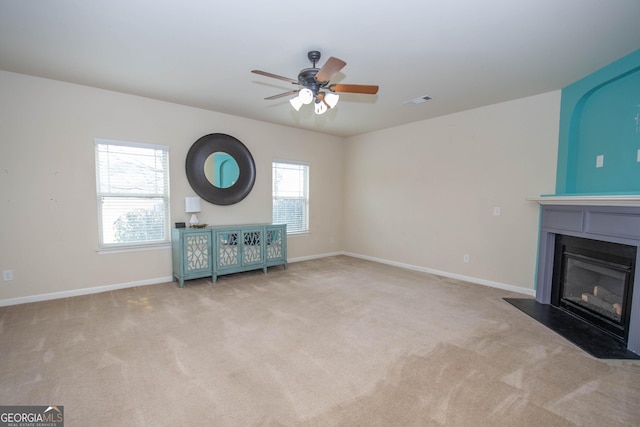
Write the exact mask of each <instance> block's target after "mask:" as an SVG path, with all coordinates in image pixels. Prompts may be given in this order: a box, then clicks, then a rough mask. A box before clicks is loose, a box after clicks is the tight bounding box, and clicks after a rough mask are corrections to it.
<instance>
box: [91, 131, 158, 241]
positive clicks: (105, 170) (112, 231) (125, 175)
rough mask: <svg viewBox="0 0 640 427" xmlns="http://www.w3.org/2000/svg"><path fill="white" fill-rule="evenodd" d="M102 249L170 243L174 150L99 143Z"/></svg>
mask: <svg viewBox="0 0 640 427" xmlns="http://www.w3.org/2000/svg"><path fill="white" fill-rule="evenodd" d="M95 149H96V182H97V195H98V228H99V247H100V249H111V248H127V247H135V246H150V245H158V244H168V243H169V242H170V239H169V148H168V147H165V146H159V145H150V144H138V143H132V142H122V141H108V140H104V139H96V140H95Z"/></svg>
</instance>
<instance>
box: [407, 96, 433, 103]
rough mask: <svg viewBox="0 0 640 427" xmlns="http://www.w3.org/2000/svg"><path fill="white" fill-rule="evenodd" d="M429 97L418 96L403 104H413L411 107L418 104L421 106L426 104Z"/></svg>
mask: <svg viewBox="0 0 640 427" xmlns="http://www.w3.org/2000/svg"><path fill="white" fill-rule="evenodd" d="M430 99H431V97H430V96H428V95H425V96H420V97H418V98H414V99H410V100H408V101H404V103H405V104H413V105H418V104H422V103H423V102H427V101H428V100H430Z"/></svg>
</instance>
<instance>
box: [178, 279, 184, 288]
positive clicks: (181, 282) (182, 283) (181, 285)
mask: <svg viewBox="0 0 640 427" xmlns="http://www.w3.org/2000/svg"><path fill="white" fill-rule="evenodd" d="M179 286H180V287H181V288H184V279H182V278H180V285H179Z"/></svg>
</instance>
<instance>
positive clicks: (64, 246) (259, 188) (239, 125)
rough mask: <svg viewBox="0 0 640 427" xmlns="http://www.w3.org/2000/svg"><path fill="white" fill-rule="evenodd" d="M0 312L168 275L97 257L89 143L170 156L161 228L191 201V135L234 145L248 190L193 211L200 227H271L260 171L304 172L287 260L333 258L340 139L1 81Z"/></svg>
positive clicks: (136, 257)
mask: <svg viewBox="0 0 640 427" xmlns="http://www.w3.org/2000/svg"><path fill="white" fill-rule="evenodd" d="M0 93H1V94H2V96H0V270H6V269H11V270H13V273H14V275H15V280H13V281H10V282H3V281H1V277H0V303H2V301H5V303H6V302H7V301H9V302H11V301H15V300H16V299H18V300H20V298H23V297H29V296H37V295H43V294H48V293H58V295H60V293H62V294H64V293H70V294H73V293H74V292H77V291H78V290H83V289H87V288H96V287H101V286H107V287H110V286H111V287H113V286H119V285H126V284H131V283H140V284H142V283H151V282H154V281H158V280H162V279H164V278H168V277H170V276H171V254H170V250H169V249H159V250H150V251H138V252H126V253H110V254H98V253H97V252H96V249H97V244H98V230H97V213H96V191H95V166H94V144H93V139H94V138H95V137H99V138H106V139H116V140H125V141H135V142H144V143H153V144H161V145H167V146H169V147H170V180H171V189H170V191H171V199H172V201H171V217H172V223H173V222H176V221H188V215H186V214H185V213H184V197H185V196H195V193H194V192H193V190H192V189H191V188H190V187H189V184H188V182H187V178H186V175H185V172H184V161H185V157H186V154H187V151H188V150H189V148H190V146H191V145H192V144H193V143H194V142H195V141H196V140H197V139H198V138H199V137H201V136H203V135H205V134H208V133H212V132H221V133H227V134H230V135H232V136H235V137H236V138H238V139H239V140H241V141H242V142H243V143H244V144H245V145H246V146H247V147H248V148H249V150H250V151H251V153H252V155H253V157H254V160H255V162H256V169H257V179H256V183H255V185H254V188H253V190H252V192H251V193H250V194H249V196H247V198H246V199H244V200H243V201H242V202H240V203H238V204H236V205H232V206H215V205H212V204H209V203H206V202H204V203H203V212H202V213H201V214H199V219H200V221H201V222H206V223H209V224H239V223H253V222H269V221H271V162H272V160H273V159H285V160H298V161H305V162H309V163H310V165H311V177H310V193H311V195H312V197H313V202H312V205H311V212H310V224H311V233H309V234H308V235H304V236H296V237H291V238H290V239H289V258H290V259H296V258H305V257H313V256H318V255H322V254H327V253H335V252H337V251H340V250H341V249H342V241H341V236H342V218H343V215H342V214H343V199H344V197H343V194H342V183H343V181H344V178H343V176H342V170H343V145H344V140H343V139H342V138H337V137H331V136H327V135H323V134H320V133H314V132H308V131H302V130H297V129H293V128H287V127H282V126H276V125H271V124H267V123H262V122H258V121H253V120H248V119H244V118H240V117H234V116H230V115H225V114H219V113H215V112H211V111H206V110H201V109H197V108H190V107H185V106H180V105H176V104H171V103H166V102H160V101H156V100H152V99H147V98H142V97H136V96H130V95H125V94H121V93H116V92H110V91H104V90H99V89H94V88H89V87H84V86H79V85H72V84H66V83H62V82H57V81H52V80H46V79H40V78H34V77H29V76H24V75H20V74H13V73H7V72H3V71H0Z"/></svg>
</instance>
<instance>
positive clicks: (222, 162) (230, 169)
mask: <svg viewBox="0 0 640 427" xmlns="http://www.w3.org/2000/svg"><path fill="white" fill-rule="evenodd" d="M204 175H205V176H206V177H207V181H209V182H210V183H211V185H213V186H215V187H218V188H229V187H231V186H233V184H235V183H236V181H237V180H238V177H239V176H240V168H239V167H238V162H236V160H235V159H234V158H233V156H231V155H230V154H228V153H225V152H222V151H216V152H215V153H212V154H211V155H209V156H208V157H207V159H206V160H205V161H204Z"/></svg>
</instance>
